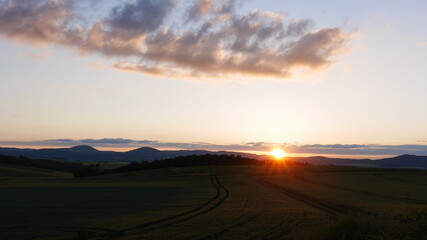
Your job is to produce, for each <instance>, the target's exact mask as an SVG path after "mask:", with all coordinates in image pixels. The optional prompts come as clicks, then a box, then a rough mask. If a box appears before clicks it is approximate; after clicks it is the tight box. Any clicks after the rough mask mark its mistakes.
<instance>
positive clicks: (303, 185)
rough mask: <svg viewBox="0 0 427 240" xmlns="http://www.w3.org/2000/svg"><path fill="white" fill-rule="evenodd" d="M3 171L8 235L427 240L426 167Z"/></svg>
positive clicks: (0, 184)
mask: <svg viewBox="0 0 427 240" xmlns="http://www.w3.org/2000/svg"><path fill="white" fill-rule="evenodd" d="M0 174H1V175H0V239H347V240H348V239H425V236H426V235H425V233H426V231H427V224H426V223H427V214H425V210H426V206H427V172H425V171H418V170H381V169H364V168H353V167H333V166H329V167H320V166H319V167H315V166H292V165H283V166H238V167H237V166H229V167H192V168H168V169H158V170H146V171H140V172H130V173H122V174H113V175H102V176H97V177H90V178H72V177H71V176H70V174H66V173H61V172H55V171H47V170H39V169H35V168H23V167H17V166H12V165H0ZM354 231H357V233H355V232H354ZM359 232H361V234H362V235H360V233H359ZM423 234H424V235H423Z"/></svg>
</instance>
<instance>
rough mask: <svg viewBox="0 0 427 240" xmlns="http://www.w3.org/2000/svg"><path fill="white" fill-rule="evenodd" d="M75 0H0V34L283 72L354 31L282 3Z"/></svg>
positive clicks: (209, 72) (179, 70) (195, 65)
mask: <svg viewBox="0 0 427 240" xmlns="http://www.w3.org/2000/svg"><path fill="white" fill-rule="evenodd" d="M93 2H97V4H102V3H99V1H92V3H93ZM79 4H82V1H80V0H0V35H1V36H3V37H5V38H8V39H12V40H16V41H20V42H25V43H30V44H58V45H63V46H67V47H72V48H75V49H76V50H78V51H79V52H81V53H86V54H100V55H103V56H106V57H109V58H113V59H114V60H115V61H116V63H115V64H113V67H114V68H115V69H120V70H126V71H135V72H141V73H145V74H151V75H159V76H168V77H174V78H179V77H187V78H188V77H210V78H230V77H235V76H252V77H257V76H263V77H273V78H287V77H291V76H292V74H293V72H294V70H295V69H297V68H298V69H299V68H305V69H308V70H316V69H319V68H325V67H328V66H330V65H331V64H332V63H333V62H334V57H335V56H336V55H338V54H340V53H341V52H342V51H343V50H345V49H346V47H347V46H348V43H349V41H350V40H351V36H352V33H351V32H346V31H344V30H342V29H341V28H338V27H332V28H322V29H316V30H313V29H312V26H313V21H312V20H310V19H300V20H293V19H287V18H286V17H285V15H284V12H283V11H279V12H268V11H259V10H253V11H250V12H249V13H240V12H237V11H236V8H237V6H238V5H239V4H242V1H233V0H221V1H212V0H195V1H191V2H189V3H188V2H182V1H178V0H162V1H155V0H136V1H124V2H121V3H118V5H117V6H114V7H112V8H111V9H110V11H109V13H108V14H107V15H106V16H104V17H103V18H101V19H100V20H97V21H93V22H90V21H89V20H87V19H86V18H85V16H82V15H81V14H79V11H78V9H79V8H78V6H79ZM82 19H83V20H82ZM81 22H84V23H81Z"/></svg>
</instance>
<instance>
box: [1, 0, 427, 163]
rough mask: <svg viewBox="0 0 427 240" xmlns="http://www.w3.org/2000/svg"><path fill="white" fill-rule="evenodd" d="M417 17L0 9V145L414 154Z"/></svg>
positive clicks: (107, 4) (397, 6)
mask: <svg viewBox="0 0 427 240" xmlns="http://www.w3.org/2000/svg"><path fill="white" fill-rule="evenodd" d="M425 9H427V2H426V1H421V0H420V1H417V0H413V1H406V2H404V1H393V0H392V1H390V0H389V1H385V0H384V1H382V0H378V1H364V0H362V1H358V2H357V4H355V3H351V2H349V1H332V0H330V1H307V0H305V1H286V0H284V1H274V0H262V1H261V0H242V1H238V0H236V1H229V0H220V1H213V0H199V1H190V0H188V1H184V0H181V1H179V0H162V1H155V0H124V1H106V0H91V1H83V0H68V1H65V0H0V53H1V54H0V146H39V147H42V146H50V147H59V146H72V145H74V144H82V143H85V144H91V145H94V146H98V147H101V148H113V149H130V148H133V147H139V146H146V145H147V146H153V147H158V148H162V149H200V148H205V149H212V150H242V151H254V152H257V151H261V152H262V151H269V150H270V149H271V148H274V147H282V148H284V149H285V150H287V151H288V152H290V153H294V154H340V155H358V156H362V155H364V156H368V155H394V154H403V153H418V154H427V147H426V145H427V125H426V124H425V123H426V122H427V108H426V107H425V104H426V103H427V95H426V94H425V89H427V81H426V79H427V69H426V67H425V62H426V60H427V29H426V28H425V27H424V23H426V22H427V15H425V11H424V10H425Z"/></svg>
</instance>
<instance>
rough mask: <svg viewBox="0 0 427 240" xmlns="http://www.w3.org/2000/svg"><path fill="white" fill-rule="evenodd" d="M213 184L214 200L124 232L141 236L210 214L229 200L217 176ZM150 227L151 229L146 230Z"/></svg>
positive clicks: (225, 189)
mask: <svg viewBox="0 0 427 240" xmlns="http://www.w3.org/2000/svg"><path fill="white" fill-rule="evenodd" d="M211 183H212V185H213V186H214V188H215V189H216V191H217V193H216V195H215V197H214V198H212V199H210V200H209V201H207V202H206V203H204V204H202V205H201V206H199V207H197V208H195V209H192V210H190V211H187V212H183V213H180V214H177V215H174V216H170V217H167V218H163V219H159V220H156V221H152V222H148V223H144V224H141V225H138V226H135V227H132V228H127V229H124V230H123V232H130V231H137V232H136V233H135V234H140V233H144V232H150V231H154V230H158V229H162V228H165V227H169V226H173V225H176V224H178V223H182V222H186V221H189V220H191V219H194V218H196V217H199V216H201V215H204V214H206V213H209V212H210V211H212V210H214V209H216V208H218V207H220V206H221V205H222V204H223V203H224V201H225V200H227V198H228V197H229V192H228V189H227V188H226V187H224V185H222V183H221V182H220V181H219V179H218V177H217V176H211ZM216 200H218V201H217V202H216V203H213V202H214V201H216ZM148 227H150V228H149V229H146V228H148ZM130 234H132V233H130Z"/></svg>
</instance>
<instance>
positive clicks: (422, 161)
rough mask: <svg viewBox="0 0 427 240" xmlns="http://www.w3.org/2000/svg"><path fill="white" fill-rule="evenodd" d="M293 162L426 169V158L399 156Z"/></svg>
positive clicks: (305, 159)
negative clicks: (373, 158)
mask: <svg viewBox="0 0 427 240" xmlns="http://www.w3.org/2000/svg"><path fill="white" fill-rule="evenodd" d="M291 159H292V160H293V161H297V162H306V163H309V164H312V165H346V166H358V167H381V168H425V169H427V156H416V155H401V156H396V157H392V158H384V159H379V160H371V159H340V158H327V157H321V156H317V157H293V158H291Z"/></svg>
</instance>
